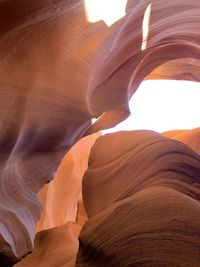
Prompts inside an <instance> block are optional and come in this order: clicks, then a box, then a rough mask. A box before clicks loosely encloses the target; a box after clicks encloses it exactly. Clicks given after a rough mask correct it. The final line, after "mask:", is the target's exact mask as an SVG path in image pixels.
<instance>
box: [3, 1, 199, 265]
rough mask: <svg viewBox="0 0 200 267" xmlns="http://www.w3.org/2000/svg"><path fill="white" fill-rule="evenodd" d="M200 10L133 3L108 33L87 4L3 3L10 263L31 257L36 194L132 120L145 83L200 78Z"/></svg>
mask: <svg viewBox="0 0 200 267" xmlns="http://www.w3.org/2000/svg"><path fill="white" fill-rule="evenodd" d="M150 7H151V8H150ZM147 11H149V21H148V23H147V25H145V26H146V27H148V29H149V31H148V36H146V40H145V47H144V46H143V41H144V40H143V35H144V27H143V26H144V16H145V13H146V12H147ZM199 13H200V2H199V1H198V0H190V1H187V0H176V1H174V0H168V1H163V0H152V1H149V0H137V1H135V0H129V1H128V3H127V8H126V15H125V16H124V17H123V18H121V19H120V20H118V21H116V23H114V24H113V25H111V26H110V27H108V26H107V25H106V24H105V23H104V22H103V21H98V22H96V23H90V22H88V21H87V19H86V16H85V9H84V3H83V1H82V0H72V1H69V0H67V1H66V0H52V1H47V0H41V1H26V0H15V3H13V1H12V0H3V1H0V107H1V108H0V111H1V124H0V151H1V157H0V234H1V241H0V260H1V259H2V262H3V261H4V262H5V264H4V265H5V266H6V261H7V262H8V264H9V265H10V264H12V263H14V262H15V261H16V260H19V259H21V258H22V257H24V256H25V255H26V254H27V253H29V252H30V251H32V249H33V243H34V239H35V227H36V224H37V222H38V221H39V219H40V216H41V212H42V206H41V202H40V200H39V198H38V196H37V194H38V192H39V191H40V190H41V188H43V186H44V185H45V184H46V183H48V182H50V181H51V180H52V178H53V177H54V174H55V172H56V170H57V168H58V166H59V164H60V162H61V161H62V159H63V157H64V155H65V154H66V153H67V151H69V149H70V148H71V147H72V146H73V145H74V144H75V143H76V142H77V141H78V140H79V139H81V138H82V137H83V136H84V135H88V134H91V133H94V132H97V131H99V130H102V129H104V128H109V127H113V126H114V125H116V124H117V123H119V122H120V121H121V120H123V119H125V118H126V117H127V116H128V115H129V113H130V112H129V107H128V102H129V99H130V98H131V96H132V95H133V93H134V92H135V91H136V90H137V88H138V86H139V85H140V83H141V82H142V81H143V80H144V79H160V78H162V79H185V80H191V81H199V62H200V46H199V41H200V31H199V28H200V16H199ZM147 112H148V111H147ZM93 118H98V120H97V121H96V122H95V123H94V124H92V122H91V120H92V119H93ZM108 154H109V153H106V156H107V155H108ZM44 190H45V189H44ZM47 203H49V202H48V201H47ZM95 205H96V204H95ZM98 205H101V204H100V202H99V204H98ZM72 210H73V208H72ZM43 219H44V218H42V219H41V220H43ZM191 220H192V218H191ZM50 221H51V220H49V219H48V223H47V225H49V222H50ZM55 221H56V220H55V218H54V219H52V222H53V224H52V225H54V226H55V225H58V224H60V222H55ZM61 221H62V220H61ZM62 222H63V221H62ZM42 225H43V226H44V225H45V223H44V221H43V222H42ZM43 226H39V227H41V229H43ZM45 227H46V226H45ZM5 247H6V250H4V248H5ZM4 251H5V252H4ZM2 264H3V263H2ZM2 266H3V265H2Z"/></svg>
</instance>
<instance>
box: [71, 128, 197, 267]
mask: <svg viewBox="0 0 200 267" xmlns="http://www.w3.org/2000/svg"><path fill="white" fill-rule="evenodd" d="M108 147H109V153H107V151H108V149H107V148H108ZM105 154H106V156H105ZM83 199H84V203H85V208H86V212H87V215H88V217H89V219H88V221H87V222H86V224H85V225H84V227H83V229H82V232H81V234H80V237H79V238H80V247H79V253H78V257H77V263H76V266H77V267H79V266H80V267H82V266H151V267H158V266H160V267H161V266H169V267H171V266H183V267H184V266H185V267H186V266H199V264H200V257H199V255H200V247H199V241H200V237H199V231H200V203H199V201H200V156H199V154H197V153H195V152H194V151H193V150H192V149H191V148H190V147H189V146H186V145H185V144H183V143H181V142H178V141H175V140H172V139H169V138H166V137H164V136H162V135H161V134H158V133H155V132H150V131H133V132H118V133H114V134H108V135H105V136H103V137H100V138H99V139H98V140H97V142H96V143H95V145H94V147H93V149H92V151H91V154H90V165H89V168H88V170H87V171H86V173H85V175H84V178H83Z"/></svg>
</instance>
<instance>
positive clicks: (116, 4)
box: [84, 0, 127, 26]
mask: <svg viewBox="0 0 200 267" xmlns="http://www.w3.org/2000/svg"><path fill="white" fill-rule="evenodd" d="M84 4H85V12H86V17H87V20H88V21H89V22H93V23H94V22H97V21H99V20H103V21H104V22H105V23H106V24H107V26H111V25H112V24H113V23H115V22H116V21H118V20H119V19H121V18H122V17H124V16H125V15H126V4H127V0H84Z"/></svg>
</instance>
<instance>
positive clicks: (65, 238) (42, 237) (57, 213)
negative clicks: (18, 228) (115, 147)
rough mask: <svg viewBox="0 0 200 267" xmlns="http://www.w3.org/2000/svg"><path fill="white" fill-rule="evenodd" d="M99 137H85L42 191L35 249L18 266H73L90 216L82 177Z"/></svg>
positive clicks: (70, 152)
mask: <svg viewBox="0 0 200 267" xmlns="http://www.w3.org/2000/svg"><path fill="white" fill-rule="evenodd" d="M98 137H99V134H94V135H90V136H87V137H85V138H83V139H81V140H80V141H79V142H78V143H77V144H75V145H74V146H73V148H72V149H70V151H69V152H68V153H67V154H66V156H65V157H64V159H63V161H62V162H61V164H60V166H59V168H58V171H57V173H56V175H55V178H54V180H53V181H52V182H51V183H49V184H47V185H45V187H43V188H42V190H41V191H40V192H39V198H40V200H41V203H42V206H43V211H42V215H41V218H40V221H39V222H38V224H37V231H38V233H37V235H36V239H35V245H34V250H33V252H32V253H31V254H30V255H28V256H27V257H25V258H24V259H22V260H21V261H20V262H19V263H18V264H17V265H15V266H16V267H35V266H38V267H45V266H46V267H56V266H58V267H73V266H74V265H75V258H76V254H77V251H78V235H79V233H80V230H81V228H82V225H83V224H84V222H85V220H86V219H87V215H86V213H85V209H84V205H83V199H82V177H83V174H84V172H85V170H86V169H87V166H88V157H89V153H90V149H91V147H92V145H93V143H94V142H95V140H96V139H97V138H98Z"/></svg>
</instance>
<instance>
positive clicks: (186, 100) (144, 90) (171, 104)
mask: <svg viewBox="0 0 200 267" xmlns="http://www.w3.org/2000/svg"><path fill="white" fill-rule="evenodd" d="M199 100H200V83H196V82H189V81H169V80H168V81H164V80H151V81H144V82H143V83H142V84H141V86H140V87H139V88H138V90H137V91H136V93H135V94H134V95H133V97H132V98H131V100H130V102H129V107H130V110H131V115H130V117H129V118H128V119H126V120H125V121H123V122H122V123H120V124H119V125H117V126H116V127H114V128H112V129H108V130H105V131H103V134H105V133H109V132H116V131H126V130H127V131H130V130H139V129H146V130H153V131H157V132H160V133H161V132H164V131H168V130H175V129H193V128H197V127H200V106H199Z"/></svg>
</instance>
